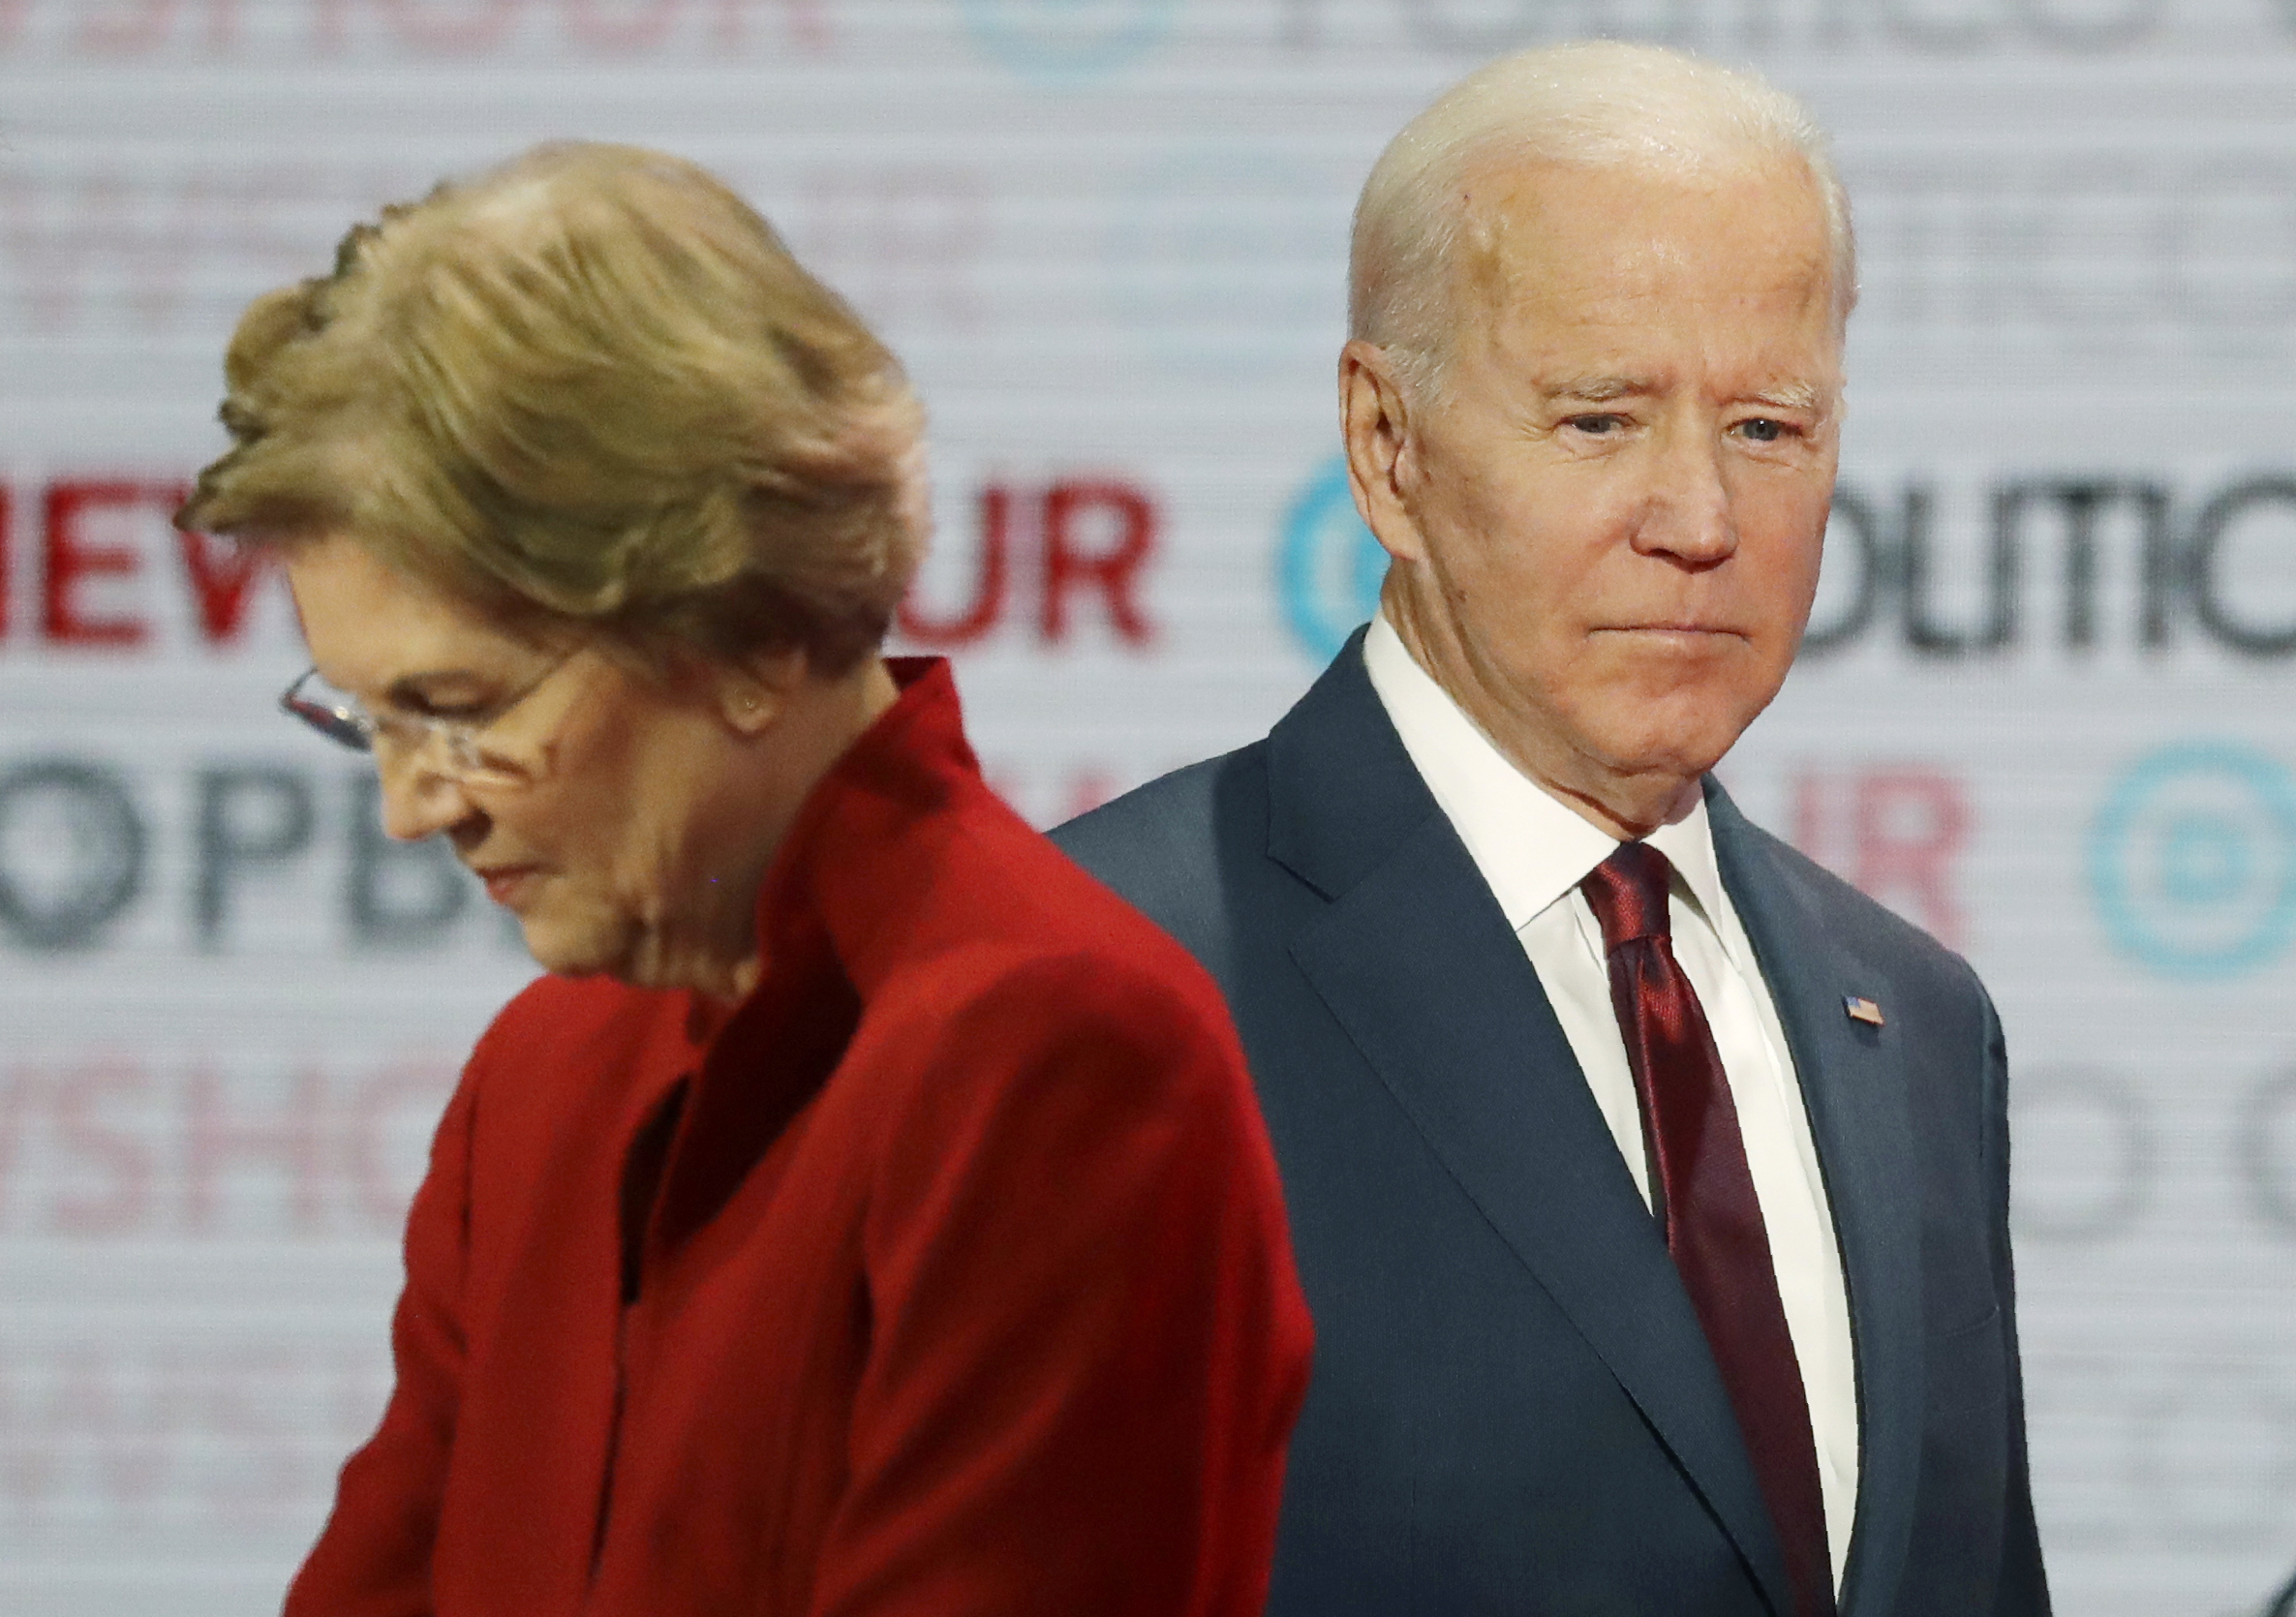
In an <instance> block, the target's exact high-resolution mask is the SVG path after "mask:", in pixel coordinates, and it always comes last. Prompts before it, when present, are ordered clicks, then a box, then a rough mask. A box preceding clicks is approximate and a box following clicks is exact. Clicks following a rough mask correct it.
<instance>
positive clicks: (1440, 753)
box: [1363, 616, 1857, 1589]
mask: <svg viewBox="0 0 2296 1617" xmlns="http://www.w3.org/2000/svg"><path fill="white" fill-rule="evenodd" d="M1363 663H1364V666H1365V668H1366V669H1367V670H1368V672H1369V673H1370V676H1371V687H1372V688H1373V689H1374V690H1376V691H1377V692H1378V693H1379V700H1380V702H1381V704H1382V705H1383V706H1384V707H1385V708H1386V709H1387V714H1388V717H1389V718H1390V719H1392V720H1393V722H1394V726H1395V730H1396V732H1397V734H1399V735H1400V736H1401V737H1402V738H1403V747H1404V750H1405V751H1407V752H1409V753H1410V754H1411V761H1412V763H1413V764H1414V765H1416V766H1417V767H1418V770H1419V773H1420V777H1421V778H1422V779H1424V780H1425V782H1426V784H1427V790H1428V791H1429V792H1431V793H1433V794H1434V798H1435V801H1436V803H1437V804H1438V805H1440V806H1441V808H1442V809H1443V811H1444V813H1445V814H1446V815H1448V816H1449V817H1450V819H1451V823H1452V825H1453V827H1454V829H1456V830H1457V832H1458V834H1459V839H1460V840H1461V841H1463V842H1465V843H1466V845H1467V852H1468V854H1469V855H1470V856H1471V857H1472V858H1473V859H1474V861H1475V868H1476V869H1477V870H1479V871H1481V872H1482V874H1483V879H1484V880H1485V882H1487V883H1488V884H1489V885H1490V890H1491V894H1492V896H1493V897H1495V898H1496V899H1497V900H1499V908H1500V909H1501V910H1502V911H1503V912H1504V913H1505V915H1506V917H1507V924H1508V925H1509V926H1510V927H1512V928H1514V929H1515V937H1516V938H1517V939H1519V940H1520V941H1521V943H1522V947H1523V952H1524V953H1525V954H1526V955H1528V956H1529V957H1530V961H1531V966H1532V968H1533V969H1534V970H1536V971H1537V972H1538V974H1539V984H1540V987H1542V988H1544V989H1545V990H1546V997H1547V1000H1548V1001H1549V1003H1551V1004H1552V1005H1553V1007H1554V1014H1555V1019H1556V1020H1557V1021H1558V1022H1561V1023H1562V1026H1563V1034H1564V1036H1565V1037H1566V1038H1568V1039H1569V1040H1570V1042H1571V1053H1572V1054H1574V1055H1576V1056H1577V1058H1578V1069H1579V1071H1580V1072H1582V1073H1584V1074H1585V1075H1586V1082H1587V1086H1588V1087H1589V1088H1591V1089H1592V1090H1593V1091H1594V1098H1595V1104H1596V1105H1597V1106H1599V1107H1601V1108H1602V1112H1603V1116H1604V1119H1605V1120H1606V1121H1607V1122H1608V1124H1609V1125H1610V1134H1611V1137H1612V1138H1613V1139H1614V1140H1616V1141H1617V1142H1618V1149H1619V1151H1620V1153H1621V1154H1622V1155H1623V1156H1624V1157H1625V1158H1626V1162H1627V1166H1628V1168H1629V1169H1631V1170H1632V1171H1633V1173H1634V1175H1635V1182H1636V1184H1637V1185H1638V1186H1640V1187H1641V1191H1642V1199H1643V1201H1644V1202H1645V1203H1647V1202H1649V1200H1650V1183H1649V1165H1648V1161H1647V1159H1646V1157H1645V1154H1644V1149H1643V1142H1642V1116H1641V1109H1640V1107H1639V1106H1638V1103H1637V1100H1636V1096H1635V1080H1634V1074H1633V1072H1632V1071H1631V1069H1630V1068H1629V1067H1628V1065H1627V1055H1626V1040H1625V1038H1624V1036H1623V1035H1622V1034H1621V1033H1620V1032H1619V1028H1618V1018H1617V1013H1616V1012H1615V1011H1614V1010H1613V1009H1612V1007H1611V1004H1610V971H1609V965H1608V962H1607V958H1606V956H1605V952H1604V949H1603V930H1602V927H1601V926H1600V924H1599V923H1597V922H1596V920H1595V917H1594V911H1593V910H1592V909H1591V908H1590V907H1589V906H1588V904H1587V901H1586V899H1585V897H1584V895H1582V894H1581V893H1580V892H1579V891H1578V883H1579V882H1580V881H1581V880H1582V879H1584V877H1585V876H1586V873H1587V872H1588V871H1590V870H1593V869H1594V868H1595V867H1596V866H1597V865H1599V864H1601V863H1602V862H1603V861H1604V860H1605V859H1607V857H1609V854H1610V851H1611V850H1612V849H1613V848H1615V847H1617V846H1618V841H1617V839H1615V838H1613V837H1611V836H1609V835H1608V834H1607V833H1606V832H1604V831H1602V830H1600V829H1599V828H1597V827H1596V826H1595V825H1593V824H1592V823H1590V822H1589V821H1587V820H1585V819H1583V818H1581V817H1580V816H1579V815H1578V813H1577V811H1576V810H1575V809H1573V808H1568V807H1567V806H1565V805H1564V804H1563V803H1562V801H1561V800H1559V799H1557V798H1555V797H1552V796H1550V795H1548V793H1547V792H1546V789H1545V788H1543V787H1541V786H1540V785H1539V784H1538V783H1537V782H1535V781H1533V780H1532V779H1531V778H1530V777H1528V776H1526V775H1524V774H1523V773H1522V772H1521V771H1519V770H1517V769H1516V768H1515V766H1514V765H1513V764H1512V763H1510V762H1508V761H1507V758H1506V756H1505V755H1504V754H1503V753H1501V752H1500V751H1499V749H1498V748H1497V747H1494V746H1493V745H1492V744H1491V742H1490V739H1489V738H1488V737H1487V736H1485V734H1484V733H1483V731H1482V730H1481V729H1479V728H1478V727H1477V726H1476V724H1475V722H1474V720H1473V719H1471V718H1469V717H1467V716H1466V714H1465V713H1463V712H1462V711H1460V709H1459V707H1458V705H1457V704H1456V703H1455V702H1454V701H1453V700H1452V699H1451V697H1450V696H1449V694H1447V693H1446V692H1445V691H1444V689H1443V687H1442V686H1439V685H1437V684H1436V683H1435V682H1434V680H1433V679H1432V678H1431V677H1430V676H1429V675H1428V674H1427V672H1426V671H1425V670H1424V669H1423V668H1421V667H1420V665H1419V664H1418V663H1417V662H1415V661H1413V660H1412V656H1411V654H1410V653H1409V652H1408V651H1406V650H1404V647H1403V642H1402V641H1401V639H1399V638H1398V637H1397V636H1396V634H1395V631H1394V629H1393V627H1392V626H1391V625H1389V623H1388V621H1387V619H1386V617H1385V616H1381V617H1379V618H1376V619H1374V620H1373V621H1372V624H1371V631H1370V633H1369V634H1368V635H1366V636H1365V637H1364V641H1363ZM1648 840H1649V842H1650V845H1651V846H1652V847H1654V848H1657V849H1658V850H1659V851H1660V852H1661V853H1663V854H1665V855H1666V856H1667V860H1668V863H1669V864H1670V865H1672V866H1673V868H1674V877H1673V881H1672V884H1671V885H1672V893H1671V901H1670V903H1669V905H1668V911H1669V915H1670V921H1671V926H1672V930H1673V942H1674V958H1675V959H1676V960H1678V961H1681V963H1682V970H1683V973H1684V974H1685V975H1686V976H1688V977H1689V979H1690V984H1691V987H1692V988H1693V989H1694V990H1695V991H1696V992H1697V993H1698V996H1699V1005H1700V1006H1701V1007H1703V1009H1704V1010H1705V1013H1706V1022H1707V1025H1708V1026H1709V1027H1711V1028H1712V1029H1713V1033H1714V1044H1715V1048H1716V1049H1717V1050H1719V1051H1720V1052H1721V1053H1722V1066H1723V1071H1724V1073H1725V1074H1726V1075H1727V1076H1728V1078H1729V1080H1730V1099H1731V1101H1732V1103H1733V1104H1734V1105H1735V1106H1736V1107H1737V1112H1738V1132H1739V1133H1740V1135H1741V1136H1742V1137H1743V1138H1744V1140H1745V1143H1746V1165H1747V1167H1748V1168H1749V1169H1750V1170H1751V1171H1752V1173H1753V1177H1754V1194H1755V1197H1756V1199H1757V1200H1758V1201H1759V1202H1760V1204H1761V1218H1762V1223H1763V1225H1764V1227H1765V1228H1766V1229H1767V1231H1768V1233H1769V1239H1770V1257H1771V1261H1772V1262H1773V1263H1774V1264H1775V1265H1776V1266H1777V1270H1778V1297H1779V1300H1780V1301H1781V1302H1782V1303H1783V1304H1784V1305H1785V1310H1786V1328H1787V1330H1788V1332H1789V1333H1790V1334H1791V1336H1792V1338H1793V1352H1794V1358H1796V1359H1798V1360H1799V1361H1800V1365H1801V1372H1802V1388H1803V1391H1804V1393H1805V1395H1806V1396H1807V1397H1808V1399H1809V1405H1810V1424H1811V1428H1812V1433H1811V1435H1812V1436H1813V1437H1814V1438H1815V1439H1816V1442H1817V1449H1818V1481H1819V1486H1820V1488H1821V1491H1822V1496H1823V1500H1824V1506H1825V1534H1826V1540H1827V1541H1828V1544H1829V1546H1830V1548H1831V1550H1832V1552H1833V1571H1834V1582H1835V1586H1836V1588H1837V1589H1838V1588H1839V1587H1840V1583H1841V1576H1842V1568H1843V1565H1844V1563H1845V1562H1846V1561H1847V1559H1848V1557H1849V1551H1850V1528H1851V1521H1852V1514H1853V1512H1854V1510H1855V1508H1856V1500H1857V1377H1856V1370H1855V1367H1854V1363H1853V1361H1852V1358H1851V1347H1850V1301H1849V1293H1848V1290H1847V1288H1846V1287H1845V1285H1844V1284H1843V1280H1842V1254H1841V1248H1840V1246H1839V1244H1838V1243H1837V1242H1836V1240H1835V1238H1834V1227H1833V1216H1832V1212H1831V1210H1830V1208H1829V1207H1828V1205H1827V1204H1826V1199H1825V1185H1824V1181H1823V1180H1822V1179H1821V1177H1820V1175H1819V1171H1818V1150H1817V1146H1816V1144H1815V1143H1814V1142H1813V1141H1812V1139H1811V1137H1810V1117H1809V1114H1808V1112H1807V1111H1806V1110H1805V1109H1804V1108H1803V1105H1802V1094H1801V1087H1800V1084H1799V1083H1798V1082H1797V1081H1796V1079H1795V1077H1794V1070H1793V1057H1792V1056H1791V1053H1789V1052H1788V1050H1787V1047H1786V1034H1785V1030H1784V1028H1783V1027H1782V1026H1781V1025H1780V1023H1779V1022H1778V1010H1777V1006H1776V1005H1775V1004H1773V1003H1772V1002H1771V999H1770V992H1769V988H1768V986H1767V985H1766V984H1765V983H1764V982H1763V981H1762V976H1761V971H1760V967H1759V966H1758V965H1757V964H1756V961H1755V958H1754V948H1753V945H1752V944H1751V943H1749V942H1748V941H1747V938H1746V931H1745V928H1744V927H1742V926H1741V925H1740V924H1739V921H1738V914H1737V911H1736V910H1735V909H1733V908H1732V907H1731V906H1730V895H1729V894H1728V893H1726V892H1724V891H1723V887H1722V874H1721V870H1720V868H1719V867H1718V866H1717V865H1716V864H1715V860H1714V838H1713V833H1712V830H1711V829H1710V828H1709V826H1708V825H1707V823H1706V805H1705V802H1704V800H1703V798H1700V799H1699V802H1698V805H1697V807H1696V808H1693V809H1692V810H1691V811H1690V812H1689V813H1688V814H1687V815H1685V816H1684V817H1683V818H1682V819H1680V820H1678V821H1676V822H1675V823H1674V824H1672V825H1667V826H1661V827H1660V828H1659V829H1658V830H1656V831H1654V832H1652V833H1651V834H1650V837H1649V839H1648Z"/></svg>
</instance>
